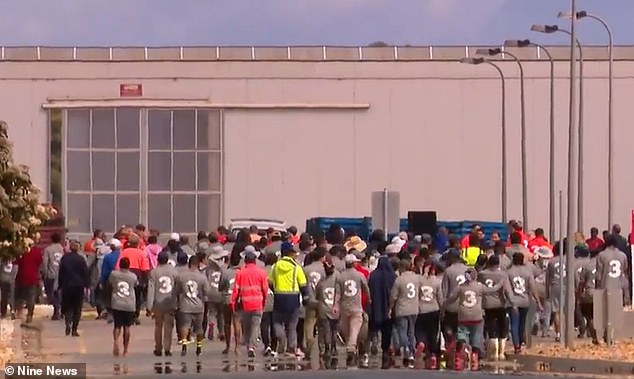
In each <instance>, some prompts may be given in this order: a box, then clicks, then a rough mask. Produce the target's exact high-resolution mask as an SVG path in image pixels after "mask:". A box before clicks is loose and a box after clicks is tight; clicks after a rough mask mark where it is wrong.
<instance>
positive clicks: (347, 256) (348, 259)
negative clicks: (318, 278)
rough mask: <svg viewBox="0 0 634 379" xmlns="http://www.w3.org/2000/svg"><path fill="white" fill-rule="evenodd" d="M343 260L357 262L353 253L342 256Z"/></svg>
mask: <svg viewBox="0 0 634 379" xmlns="http://www.w3.org/2000/svg"><path fill="white" fill-rule="evenodd" d="M343 261H344V262H345V263H356V262H359V259H358V258H357V257H356V256H355V255H354V254H347V255H346V256H345V257H344V258H343Z"/></svg>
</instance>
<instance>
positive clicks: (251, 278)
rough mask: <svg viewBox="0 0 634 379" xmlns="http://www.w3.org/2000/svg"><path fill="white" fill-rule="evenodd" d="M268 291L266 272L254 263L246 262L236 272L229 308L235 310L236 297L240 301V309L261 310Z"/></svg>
mask: <svg viewBox="0 0 634 379" xmlns="http://www.w3.org/2000/svg"><path fill="white" fill-rule="evenodd" d="M268 293H269V279H268V276H267V275H266V272H265V271H264V270H262V269H261V268H259V267H258V266H256V265H255V264H254V263H248V264H247V265H246V266H245V267H244V268H242V269H241V270H240V271H238V272H237V273H236V280H235V282H234V284H233V291H231V308H232V309H233V310H234V312H235V310H236V303H237V302H238V298H239V299H240V302H241V303H242V305H241V306H242V310H244V311H246V312H261V311H262V310H263V309H264V305H265V303H266V297H267V295H268Z"/></svg>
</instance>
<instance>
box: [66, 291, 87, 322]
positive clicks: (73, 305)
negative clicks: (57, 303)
mask: <svg viewBox="0 0 634 379" xmlns="http://www.w3.org/2000/svg"><path fill="white" fill-rule="evenodd" d="M61 305H62V307H61V308H62V313H63V314H64V321H65V322H66V326H67V327H71V328H72V329H73V331H76V330H77V326H78V325H79V319H80V318H81V307H82V306H83V305H84V288H83V287H70V288H64V289H63V290H62V304H61Z"/></svg>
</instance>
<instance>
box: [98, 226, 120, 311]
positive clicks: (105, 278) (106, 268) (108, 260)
mask: <svg viewBox="0 0 634 379" xmlns="http://www.w3.org/2000/svg"><path fill="white" fill-rule="evenodd" d="M108 245H109V246H110V253H108V254H107V255H106V256H104V258H103V263H102V265H101V279H100V281H99V282H100V283H99V284H100V286H101V291H103V294H102V296H103V298H104V299H106V301H105V303H106V304H105V306H106V309H107V311H108V315H107V321H108V323H111V322H113V318H112V309H111V308H110V301H111V299H112V293H111V290H112V287H110V285H109V280H110V274H111V273H112V272H113V271H114V270H115V267H116V266H117V262H119V256H120V255H121V246H122V244H121V241H119V240H118V239H116V238H113V239H111V240H110V241H108Z"/></svg>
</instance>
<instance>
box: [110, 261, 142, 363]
mask: <svg viewBox="0 0 634 379" xmlns="http://www.w3.org/2000/svg"><path fill="white" fill-rule="evenodd" d="M108 284H109V286H110V288H111V293H112V296H111V299H110V307H111V309H112V318H113V321H114V329H113V330H112V355H113V356H115V357H118V356H119V351H120V350H119V340H120V339H121V334H122V333H121V332H122V331H123V356H124V357H125V356H126V355H128V347H129V346H130V338H131V333H130V327H132V324H133V323H134V318H135V308H136V293H135V292H134V288H135V287H136V286H137V284H138V280H137V276H136V274H135V273H134V272H132V271H130V259H129V258H127V257H123V258H121V259H120V260H119V271H112V273H110V277H109V278H108Z"/></svg>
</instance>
